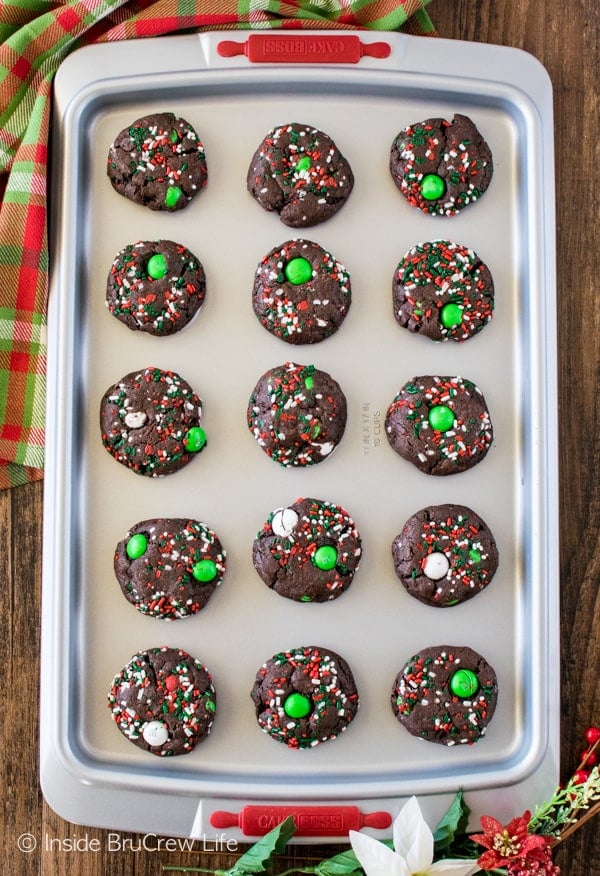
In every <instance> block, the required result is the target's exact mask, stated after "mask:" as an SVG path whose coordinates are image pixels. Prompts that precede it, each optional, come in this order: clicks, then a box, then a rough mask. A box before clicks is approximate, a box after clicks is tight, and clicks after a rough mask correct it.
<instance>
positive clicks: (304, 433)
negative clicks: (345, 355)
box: [247, 362, 347, 466]
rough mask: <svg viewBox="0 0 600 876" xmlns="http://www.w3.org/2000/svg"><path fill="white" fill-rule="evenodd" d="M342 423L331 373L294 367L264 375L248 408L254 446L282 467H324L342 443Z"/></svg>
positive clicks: (340, 397)
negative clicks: (322, 464)
mask: <svg viewBox="0 0 600 876" xmlns="http://www.w3.org/2000/svg"><path fill="white" fill-rule="evenodd" d="M346 418H347V403H346V396H345V395H344V392H343V390H342V388H341V386H340V385H339V383H338V382H337V381H336V380H335V379H334V378H333V377H332V376H331V374H329V373H328V372H327V371H322V370H321V369H319V368H315V366H314V365H299V364H297V363H295V362H284V363H283V364H282V365H277V366H275V367H274V368H270V369H269V370H268V371H265V373H264V374H262V375H261V377H260V378H259V380H258V382H257V383H256V385H255V387H254V389H253V390H252V393H251V395H250V400H249V402H248V408H247V422H248V428H249V429H250V432H251V433H252V435H253V437H254V439H255V440H256V443H257V444H258V446H259V447H260V448H261V450H262V451H263V452H264V453H266V455H267V456H269V457H270V458H271V459H273V460H274V461H275V462H278V463H279V464H280V465H282V466H307V465H317V464H318V463H321V462H324V461H325V460H326V459H328V458H329V456H330V455H331V453H332V452H333V451H334V450H335V448H336V447H337V446H338V444H339V443H340V441H341V440H342V437H343V435H344V431H345V429H346Z"/></svg>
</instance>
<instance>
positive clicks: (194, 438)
mask: <svg viewBox="0 0 600 876" xmlns="http://www.w3.org/2000/svg"><path fill="white" fill-rule="evenodd" d="M201 422H202V401H201V399H200V398H199V396H198V395H197V394H196V392H195V391H194V390H193V389H192V387H191V386H190V384H189V383H188V382H187V381H186V380H185V379H184V378H183V377H182V376H181V375H180V374H178V373H177V372H175V371H166V370H164V369H161V368H153V367H149V368H143V369H141V370H140V371H132V372H130V373H129V374H126V375H125V376H124V377H122V378H121V379H120V380H119V381H117V383H115V384H113V385H112V386H110V387H109V388H108V389H107V390H106V392H105V393H104V395H103V397H102V400H101V402H100V429H101V436H102V444H103V445H104V447H105V449H106V450H107V451H108V453H110V455H111V456H112V457H113V458H114V459H116V460H117V462H119V463H121V465H124V466H126V467H127V468H129V469H131V470H132V471H134V472H135V473H136V474H141V475H146V476H147V477H158V476H161V475H166V474H172V473H173V472H175V471H177V470H178V469H180V468H183V466H185V465H187V464H188V463H189V462H191V460H192V459H193V458H194V457H195V456H197V455H198V453H199V452H200V451H202V450H203V449H204V447H205V446H206V434H205V432H204V429H203V428H202V425H201Z"/></svg>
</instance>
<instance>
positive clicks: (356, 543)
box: [252, 499, 362, 602]
mask: <svg viewBox="0 0 600 876" xmlns="http://www.w3.org/2000/svg"><path fill="white" fill-rule="evenodd" d="M361 553H362V548H361V538H360V534H359V532H358V530H357V529H356V526H355V525H354V521H353V520H352V518H351V517H350V515H349V514H348V512H347V511H345V510H344V509H343V508H342V507H340V506H339V505H334V504H333V503H332V502H324V501H321V500H320V499H297V500H296V501H295V502H294V503H293V505H290V506H289V507H287V508H277V509H276V510H275V511H273V512H272V513H271V514H269V517H268V519H267V521H266V523H265V524H264V526H263V528H262V529H261V531H260V532H259V533H258V535H257V536H256V539H255V540H254V545H253V547H252V560H253V562H254V568H255V569H256V571H257V572H258V574H259V575H260V577H261V578H262V580H263V581H264V582H265V584H266V585H267V586H268V587H270V588H271V589H272V590H274V591H275V592H276V593H279V595H280V596H286V597H287V598H288V599H294V600H296V601H297V602H327V601H329V600H331V599H336V598H337V597H338V596H341V594H342V593H343V592H344V591H345V590H347V589H348V587H349V586H350V584H351V583H352V579H353V577H354V573H355V572H356V570H357V569H358V564H359V562H360V557H361Z"/></svg>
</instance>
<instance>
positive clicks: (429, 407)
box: [385, 375, 494, 475]
mask: <svg viewBox="0 0 600 876" xmlns="http://www.w3.org/2000/svg"><path fill="white" fill-rule="evenodd" d="M385 433H386V435H387V439H388V441H389V442H390V444H391V446H392V447H393V448H394V450H395V451H396V453H399V454H400V456H402V457H403V458H404V459H407V460H408V461H409V462H412V463H413V465H416V467H417V468H418V469H420V470H421V471H423V472H425V473H426V474H431V475H450V474H456V473H457V472H461V471H465V470H466V469H468V468H472V466H474V465H477V463H478V462H481V460H482V459H483V458H484V456H485V455H486V453H487V452H488V450H489V449H490V446H491V444H492V441H493V437H494V434H493V429H492V421H491V419H490V415H489V413H488V410H487V405H486V401H485V398H484V397H483V395H482V394H481V392H480V390H479V389H478V388H477V386H475V384H474V383H472V382H471V381H470V380H464V379H463V378H462V377H436V376H429V375H426V376H423V377H413V378H412V380H409V382H408V383H405V384H404V386H403V387H402V388H401V389H400V391H399V393H398V395H397V396H396V397H395V398H394V400H393V401H392V403H391V405H390V406H389V408H388V411H387V414H386V418H385Z"/></svg>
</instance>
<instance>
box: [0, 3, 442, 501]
mask: <svg viewBox="0 0 600 876" xmlns="http://www.w3.org/2000/svg"><path fill="white" fill-rule="evenodd" d="M428 3H429V0H69V2H65V0H0V197H1V198H2V201H1V204H0V489H5V488H6V487H11V486H15V485H17V484H23V483H26V482H27V481H33V480H38V479H39V478H41V477H42V476H43V466H44V440H45V434H44V414H45V388H46V381H45V374H46V342H45V330H46V299H47V292H48V237H47V214H48V202H47V158H48V128H49V120H50V96H51V88H52V79H53V77H54V74H55V73H56V70H57V69H58V66H59V64H60V63H61V61H62V60H63V59H64V58H65V57H66V55H67V54H68V53H69V52H70V51H72V50H73V49H74V48H77V47H78V46H81V45H83V44H86V43H90V42H108V41H112V40H124V39H135V38H141V37H150V36H152V37H155V36H161V35H164V34H168V33H174V32H177V31H194V30H196V31H197V30H235V29H245V28H260V29H266V28H301V27H305V28H311V29H315V28H328V29H332V28H336V29H370V30H387V31H397V30H402V31H406V32H409V33H416V34H427V35H432V34H433V33H434V28H433V25H432V23H431V21H430V19H429V17H428V15H427V13H426V11H425V8H424V7H425V6H426V5H427V4H428Z"/></svg>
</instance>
